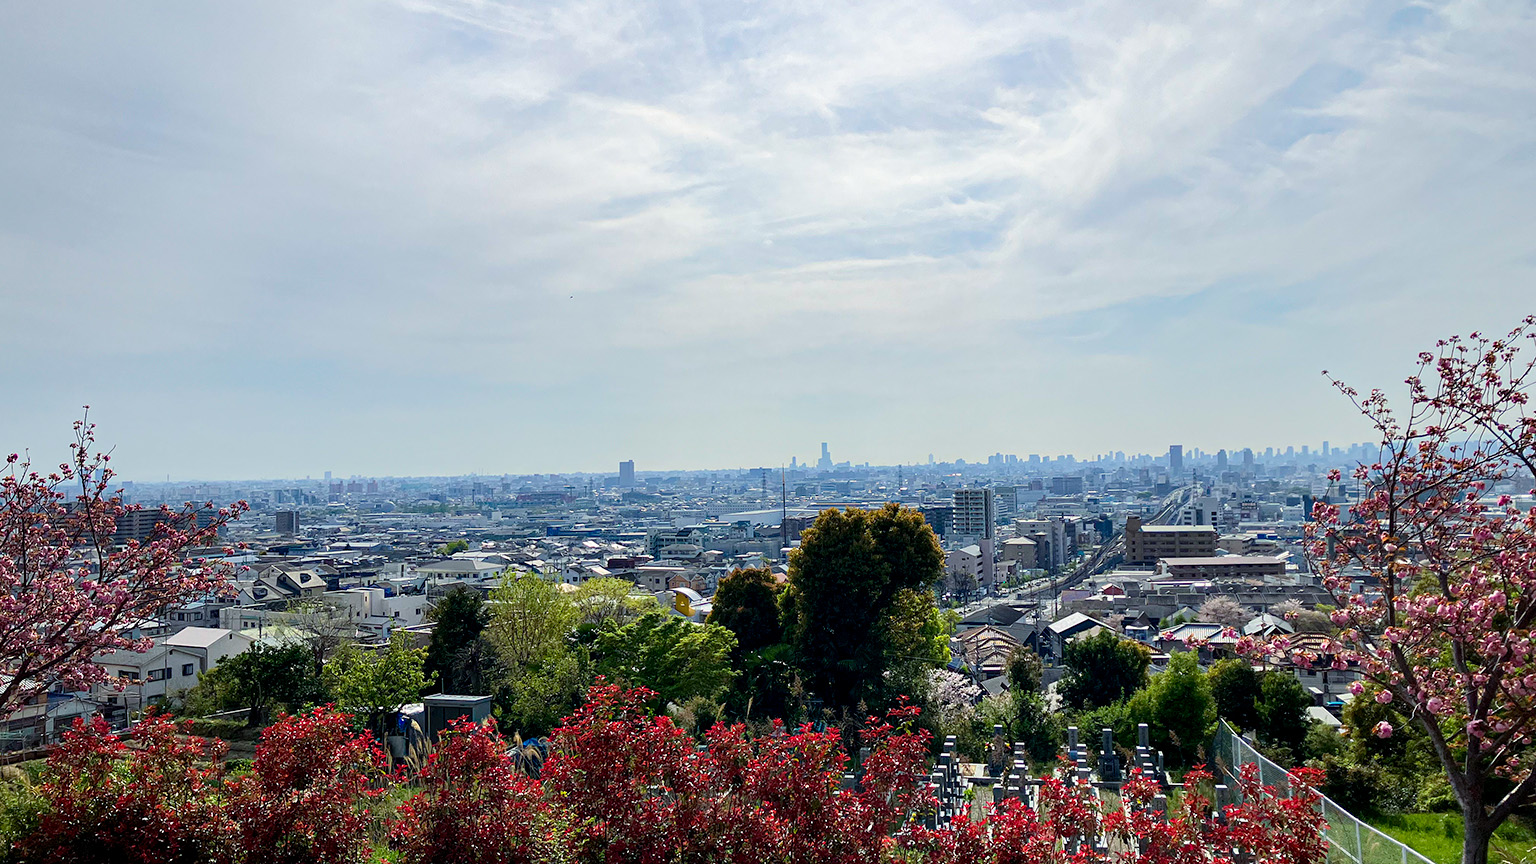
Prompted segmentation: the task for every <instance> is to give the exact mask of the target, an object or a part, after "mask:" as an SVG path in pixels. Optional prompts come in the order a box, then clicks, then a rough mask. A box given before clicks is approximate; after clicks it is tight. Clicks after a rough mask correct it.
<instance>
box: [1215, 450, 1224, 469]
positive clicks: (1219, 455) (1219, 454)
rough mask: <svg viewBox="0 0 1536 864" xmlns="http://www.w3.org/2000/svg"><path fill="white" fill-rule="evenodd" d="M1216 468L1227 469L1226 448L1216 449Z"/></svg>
mask: <svg viewBox="0 0 1536 864" xmlns="http://www.w3.org/2000/svg"><path fill="white" fill-rule="evenodd" d="M1216 470H1218V471H1225V470H1227V451H1226V448H1222V449H1220V450H1217V451H1216Z"/></svg>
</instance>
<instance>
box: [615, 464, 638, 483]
mask: <svg viewBox="0 0 1536 864" xmlns="http://www.w3.org/2000/svg"><path fill="white" fill-rule="evenodd" d="M619 485H620V486H633V485H635V460H633V459H629V460H627V461H624V462H620V463H619Z"/></svg>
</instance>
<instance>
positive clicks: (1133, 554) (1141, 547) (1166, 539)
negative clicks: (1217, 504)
mask: <svg viewBox="0 0 1536 864" xmlns="http://www.w3.org/2000/svg"><path fill="white" fill-rule="evenodd" d="M1216 536H1217V535H1216V528H1215V526H1212V525H1143V524H1141V517H1140V516H1129V517H1126V520H1125V563H1127V564H1156V563H1157V562H1158V561H1159V560H1161V559H1163V558H1206V557H1209V556H1212V555H1215V554H1216Z"/></svg>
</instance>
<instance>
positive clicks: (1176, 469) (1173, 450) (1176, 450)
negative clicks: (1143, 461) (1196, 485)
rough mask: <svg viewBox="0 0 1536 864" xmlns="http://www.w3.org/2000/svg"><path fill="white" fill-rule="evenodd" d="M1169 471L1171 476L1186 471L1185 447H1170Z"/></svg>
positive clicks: (1179, 445)
mask: <svg viewBox="0 0 1536 864" xmlns="http://www.w3.org/2000/svg"><path fill="white" fill-rule="evenodd" d="M1168 471H1169V473H1171V474H1179V473H1182V472H1183V471H1184V445H1183V444H1169V445H1168Z"/></svg>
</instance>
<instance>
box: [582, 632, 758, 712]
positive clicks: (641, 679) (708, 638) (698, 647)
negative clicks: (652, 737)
mask: <svg viewBox="0 0 1536 864" xmlns="http://www.w3.org/2000/svg"><path fill="white" fill-rule="evenodd" d="M735 647H736V637H735V636H734V635H732V633H731V631H729V630H727V629H725V628H724V627H720V626H717V625H715V624H695V623H694V622H692V621H689V620H687V619H685V618H679V617H677V616H675V615H671V614H668V613H666V612H647V613H646V614H645V615H642V616H641V617H640V618H638V619H636V620H634V621H632V622H630V623H628V624H625V625H624V626H622V627H619V626H614V625H612V624H610V625H608V626H607V627H605V628H604V629H603V630H602V632H601V633H599V634H598V640H597V656H596V658H595V660H594V665H595V666H596V669H597V672H598V673H599V674H602V675H606V676H608V677H609V678H612V679H614V680H615V681H622V682H626V683H627V684H629V685H630V686H632V687H645V688H647V689H649V690H653V691H655V693H656V697H657V699H656V701H657V703H659V704H658V706H657V707H660V706H664V705H666V704H667V703H669V702H672V703H676V704H679V705H681V704H683V703H685V702H687V701H688V700H690V699H693V698H695V697H704V698H706V699H709V700H712V701H716V700H719V699H720V697H721V696H723V695H724V694H725V690H726V688H727V687H729V686H730V684H731V679H732V678H733V677H735V674H736V673H735V672H733V671H732V670H731V659H730V658H731V651H732V650H733V649H734V648H735Z"/></svg>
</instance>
